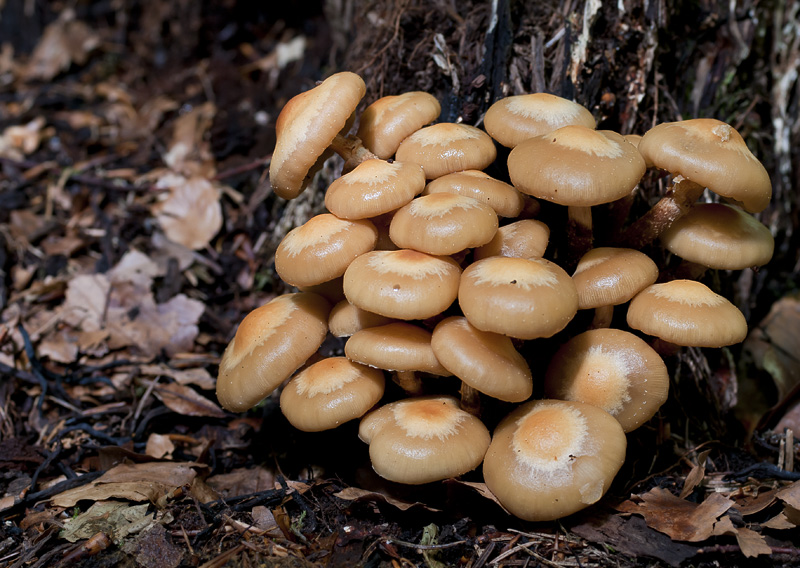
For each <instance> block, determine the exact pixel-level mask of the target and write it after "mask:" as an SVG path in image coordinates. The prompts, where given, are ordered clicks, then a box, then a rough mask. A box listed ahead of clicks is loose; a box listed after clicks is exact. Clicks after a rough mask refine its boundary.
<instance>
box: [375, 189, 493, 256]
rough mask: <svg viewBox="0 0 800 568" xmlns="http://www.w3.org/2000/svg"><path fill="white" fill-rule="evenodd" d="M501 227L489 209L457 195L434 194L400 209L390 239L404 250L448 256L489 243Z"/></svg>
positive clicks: (390, 231)
mask: <svg viewBox="0 0 800 568" xmlns="http://www.w3.org/2000/svg"><path fill="white" fill-rule="evenodd" d="M497 225H498V221H497V213H495V212H494V209H492V208H491V207H489V206H488V205H486V204H484V203H479V202H478V201H476V200H474V199H472V198H471V197H464V196H462V195H456V194H454V193H434V194H431V195H424V196H422V197H417V198H416V199H414V200H413V201H412V202H411V203H409V204H408V205H405V206H403V207H401V208H400V209H398V210H397V212H396V213H395V214H394V217H392V223H391V224H390V225H389V237H390V238H391V239H392V242H394V244H396V245H397V246H398V247H400V248H410V249H414V250H418V251H421V252H426V253H428V254H436V255H448V254H455V253H457V252H459V251H462V250H464V249H467V248H472V247H477V246H480V245H484V244H486V243H488V242H489V241H490V240H492V237H494V234H495V233H496V232H497Z"/></svg>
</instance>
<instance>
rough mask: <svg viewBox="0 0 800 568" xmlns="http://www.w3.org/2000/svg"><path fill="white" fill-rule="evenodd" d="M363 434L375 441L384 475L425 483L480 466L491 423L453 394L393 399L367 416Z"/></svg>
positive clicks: (374, 454) (376, 461)
mask: <svg viewBox="0 0 800 568" xmlns="http://www.w3.org/2000/svg"><path fill="white" fill-rule="evenodd" d="M358 436H359V438H361V440H362V441H364V442H366V443H367V444H369V457H370V459H371V460H372V467H373V469H374V470H375V472H376V473H377V474H378V475H380V476H381V477H383V478H385V479H388V480H390V481H396V482H398V483H407V484H409V485H419V484H422V483H431V482H433V481H439V480H442V479H447V478H449V477H456V476H459V475H462V474H464V473H467V472H468V471H471V470H473V469H475V468H476V467H478V466H479V465H480V463H481V461H482V460H483V456H484V454H485V453H486V449H487V448H488V447H489V442H490V435H489V431H488V430H487V429H486V426H484V425H483V423H482V422H481V421H480V420H479V419H478V418H476V417H475V416H473V415H471V414H469V413H468V412H464V411H463V410H461V409H460V408H459V407H458V401H456V399H454V398H452V397H449V396H436V397H418V398H410V399H406V400H399V401H397V402H392V403H390V404H387V405H386V406H382V407H381V408H379V409H377V410H373V411H372V412H370V413H369V414H367V415H366V416H364V418H362V419H361V424H360V425H359V428H358Z"/></svg>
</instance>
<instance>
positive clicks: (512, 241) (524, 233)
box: [474, 219, 550, 260]
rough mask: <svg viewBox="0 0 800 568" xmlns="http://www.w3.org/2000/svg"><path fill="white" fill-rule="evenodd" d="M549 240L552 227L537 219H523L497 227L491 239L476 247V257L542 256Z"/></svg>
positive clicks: (477, 258)
mask: <svg viewBox="0 0 800 568" xmlns="http://www.w3.org/2000/svg"><path fill="white" fill-rule="evenodd" d="M549 240H550V227H548V226H547V225H545V224H544V223H542V222H541V221H537V220H535V219H522V220H521V221H515V222H513V223H509V224H508V225H503V226H502V227H500V228H499V229H497V233H495V235H494V238H492V240H491V241H489V242H488V243H486V244H485V245H483V246H481V247H478V248H476V249H475V251H474V258H475V260H481V259H483V258H488V257H490V256H508V257H513V258H542V257H543V256H544V253H545V251H546V250H547V243H548V242H549Z"/></svg>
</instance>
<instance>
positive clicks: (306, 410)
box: [281, 357, 384, 432]
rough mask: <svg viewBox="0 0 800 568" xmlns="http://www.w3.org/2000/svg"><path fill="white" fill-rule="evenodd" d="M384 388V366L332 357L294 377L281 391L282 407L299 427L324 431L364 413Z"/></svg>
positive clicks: (303, 429) (381, 394) (287, 417)
mask: <svg viewBox="0 0 800 568" xmlns="http://www.w3.org/2000/svg"><path fill="white" fill-rule="evenodd" d="M383 389H384V380H383V373H382V372H381V371H380V370H378V369H371V368H370V367H367V366H365V365H360V364H358V363H354V362H352V361H350V360H348V359H346V358H344V357H328V358H326V359H322V360H321V361H317V362H316V363H314V364H313V365H310V366H309V367H306V368H305V369H303V370H302V371H300V372H299V373H297V374H296V375H295V376H294V377H292V378H291V380H290V381H289V383H288V384H287V385H286V387H285V388H284V389H283V391H282V392H281V411H282V412H283V414H284V416H286V419H287V420H289V422H290V423H291V425H292V426H294V427H295V428H297V429H298V430H302V431H304V432H321V431H322V430H330V429H331V428H336V427H337V426H339V424H342V423H343V422H347V421H349V420H353V419H355V418H360V417H361V416H363V415H364V413H366V412H367V411H368V410H369V409H371V408H372V407H373V406H375V404H377V402H378V401H379V400H380V399H381V397H382V396H383Z"/></svg>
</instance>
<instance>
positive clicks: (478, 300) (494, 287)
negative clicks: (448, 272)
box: [458, 256, 578, 339]
mask: <svg viewBox="0 0 800 568" xmlns="http://www.w3.org/2000/svg"><path fill="white" fill-rule="evenodd" d="M458 303H459V304H460V305H461V311H462V312H463V313H464V315H465V316H466V317H467V319H468V320H469V323H471V324H472V325H474V326H475V327H476V328H478V329H480V330H481V331H491V332H494V333H501V334H503V335H509V336H511V337H517V338H519V339H535V338H537V337H550V336H551V335H553V334H555V333H558V332H559V331H561V330H562V329H564V327H566V325H567V324H568V323H569V322H570V320H571V319H572V318H573V317H574V316H575V314H576V312H577V311H578V293H577V292H576V290H575V284H573V282H572V278H570V277H569V275H568V274H567V273H566V272H564V269H562V268H561V267H560V266H558V265H557V264H555V263H553V262H550V261H548V260H544V259H525V258H508V257H503V256H493V257H489V258H484V259H483V260H479V261H477V262H473V263H472V264H471V265H470V266H468V267H467V268H466V269H465V270H464V273H463V274H462V276H461V284H460V285H459V289H458Z"/></svg>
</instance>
